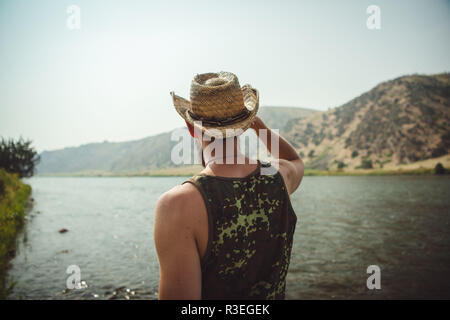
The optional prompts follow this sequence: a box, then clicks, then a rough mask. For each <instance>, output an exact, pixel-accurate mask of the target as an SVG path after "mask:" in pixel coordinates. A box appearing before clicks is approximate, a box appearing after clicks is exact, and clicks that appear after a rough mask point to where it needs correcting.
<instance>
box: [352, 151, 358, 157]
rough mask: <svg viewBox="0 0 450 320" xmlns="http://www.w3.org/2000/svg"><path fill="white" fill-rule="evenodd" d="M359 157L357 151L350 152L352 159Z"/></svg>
mask: <svg viewBox="0 0 450 320" xmlns="http://www.w3.org/2000/svg"><path fill="white" fill-rule="evenodd" d="M358 155H359V153H358V151H356V150H355V151H353V152H352V158H356V157H357V156H358Z"/></svg>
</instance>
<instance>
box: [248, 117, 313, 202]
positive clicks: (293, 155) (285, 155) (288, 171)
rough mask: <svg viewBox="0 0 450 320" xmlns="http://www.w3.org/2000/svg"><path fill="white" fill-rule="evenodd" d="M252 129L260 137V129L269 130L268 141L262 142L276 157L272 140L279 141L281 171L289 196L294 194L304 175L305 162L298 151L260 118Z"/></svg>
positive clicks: (256, 119)
mask: <svg viewBox="0 0 450 320" xmlns="http://www.w3.org/2000/svg"><path fill="white" fill-rule="evenodd" d="M251 128H252V129H253V130H255V132H256V135H257V136H258V137H259V134H260V131H259V130H260V129H266V130H267V140H266V141H264V139H261V140H262V141H263V142H264V144H265V145H266V147H267V150H269V152H270V153H271V154H272V156H276V154H273V153H272V139H278V147H279V150H278V159H279V170H280V173H281V174H282V175H283V178H284V180H285V182H286V187H287V189H288V192H289V194H291V193H293V192H294V191H295V190H297V188H298V186H299V185H300V182H301V181H302V178H303V174H304V165H303V161H302V159H301V158H300V156H299V155H298V154H297V151H295V149H294V147H292V146H291V144H290V143H289V142H287V141H286V140H285V139H284V138H283V137H281V136H280V135H278V134H277V133H275V132H273V131H272V130H270V128H269V127H267V126H266V124H265V123H264V122H263V121H262V120H261V119H260V118H259V117H256V118H255V120H254V121H253V123H252V126H251Z"/></svg>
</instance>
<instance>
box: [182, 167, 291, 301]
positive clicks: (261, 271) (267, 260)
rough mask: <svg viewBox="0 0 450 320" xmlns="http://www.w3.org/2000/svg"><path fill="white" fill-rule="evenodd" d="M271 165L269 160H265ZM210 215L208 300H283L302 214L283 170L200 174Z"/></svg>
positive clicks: (205, 264)
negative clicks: (295, 207) (294, 204)
mask: <svg viewBox="0 0 450 320" xmlns="http://www.w3.org/2000/svg"><path fill="white" fill-rule="evenodd" d="M262 166H267V164H262ZM188 182H190V183H193V184H194V185H195V186H197V188H198V189H199V191H200V192H201V193H202V195H203V199H204V201H205V204H206V208H207V211H208V219H209V229H210V230H209V239H208V248H207V252H206V254H205V257H203V260H202V298H203V299H284V291H285V286H286V274H287V271H288V267H289V261H290V255H291V249H292V241H293V234H294V231H295V225H296V221H297V217H296V215H295V212H294V211H293V209H292V206H291V203H290V199H289V195H288V193H287V191H286V188H285V185H284V182H283V178H282V176H281V174H280V173H278V172H277V173H276V174H274V175H261V174H260V166H258V169H257V170H255V171H254V172H253V173H252V174H250V175H249V176H247V177H245V178H223V177H214V176H208V175H201V174H200V175H196V176H194V177H192V178H191V179H190V180H189V181H188Z"/></svg>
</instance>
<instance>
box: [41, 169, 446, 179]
mask: <svg viewBox="0 0 450 320" xmlns="http://www.w3.org/2000/svg"><path fill="white" fill-rule="evenodd" d="M201 170H202V167H201V166H186V167H177V168H166V169H157V170H151V171H143V172H123V173H120V172H119V173H115V172H75V173H60V174H46V175H39V176H49V177H191V176H193V175H195V174H197V173H199V172H200V171H201ZM445 170H446V172H450V168H445ZM434 174H435V169H434V168H423V167H422V168H421V167H419V168H401V167H400V168H395V169H391V168H389V169H351V170H349V169H344V170H316V169H305V176H398V175H434Z"/></svg>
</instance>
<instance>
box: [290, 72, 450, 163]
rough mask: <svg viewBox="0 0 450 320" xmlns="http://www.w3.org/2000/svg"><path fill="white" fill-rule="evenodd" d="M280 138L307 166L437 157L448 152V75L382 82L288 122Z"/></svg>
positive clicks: (405, 160)
mask: <svg viewBox="0 0 450 320" xmlns="http://www.w3.org/2000/svg"><path fill="white" fill-rule="evenodd" d="M284 134H285V135H286V137H287V138H288V139H289V140H290V141H291V142H293V143H294V145H295V147H296V148H298V150H299V152H301V154H302V155H303V157H304V160H305V163H306V165H307V167H310V168H319V169H327V168H329V169H336V168H337V167H338V165H339V164H340V167H343V166H345V167H346V168H356V167H358V166H360V165H361V164H362V163H363V162H364V163H365V165H369V162H370V161H371V162H372V165H373V167H374V168H377V167H378V168H379V167H383V166H392V165H399V164H408V163H412V162H416V161H420V160H425V159H429V158H435V157H440V156H442V155H445V154H448V153H449V150H450V74H449V73H446V74H439V75H434V76H421V75H412V76H404V77H400V78H397V79H394V80H391V81H387V82H383V83H381V84H379V85H378V86H376V87H375V88H374V89H372V90H370V91H368V92H366V93H364V94H362V95H361V96H359V97H357V98H355V99H353V100H351V101H350V102H348V103H346V104H344V105H343V106H340V107H337V108H334V109H330V110H329V111H326V112H319V113H314V114H312V115H310V116H308V117H306V118H302V119H294V120H291V121H290V122H289V123H288V125H287V127H286V130H285V132H284Z"/></svg>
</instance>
